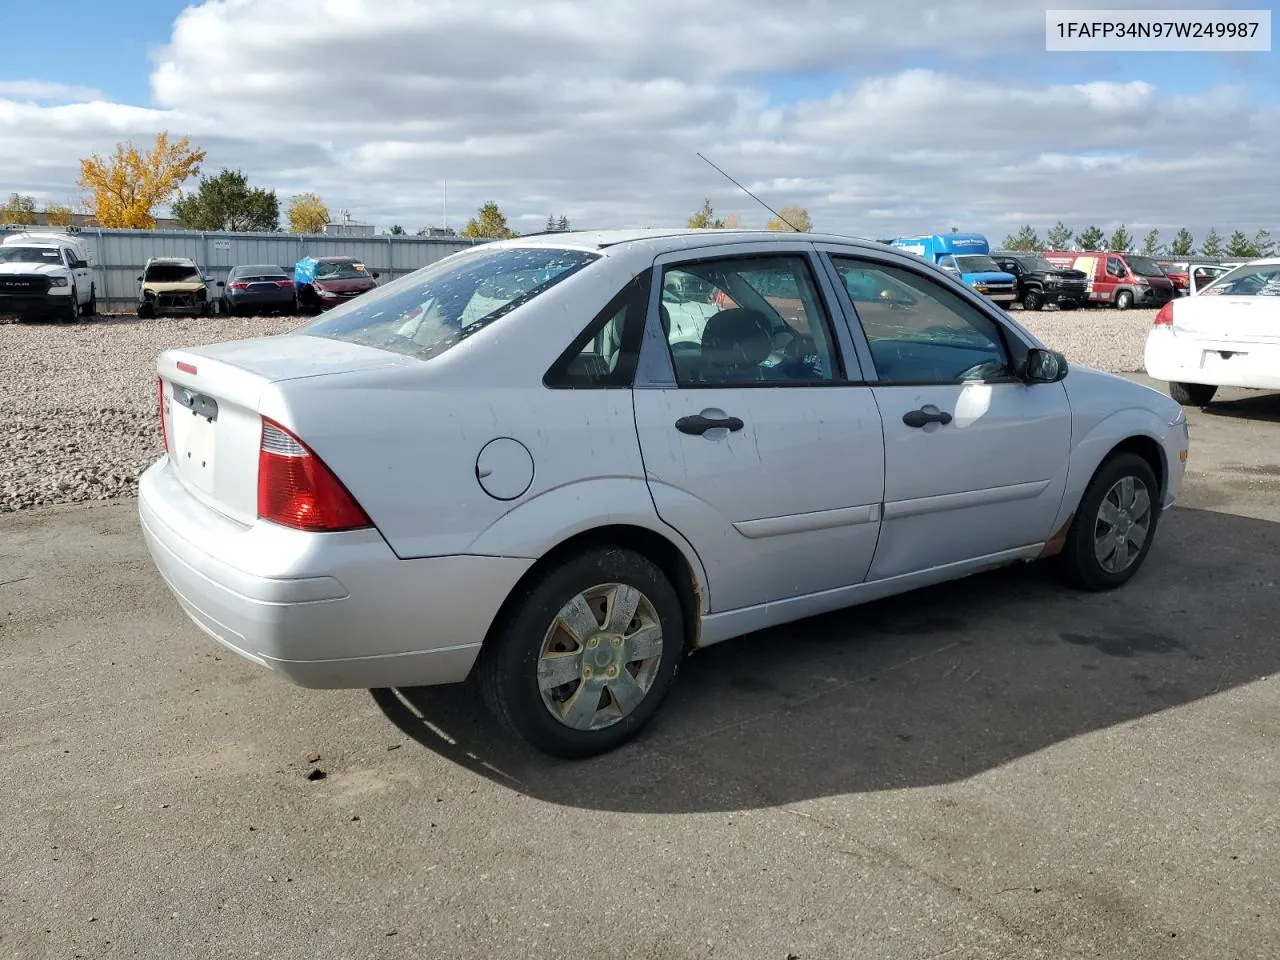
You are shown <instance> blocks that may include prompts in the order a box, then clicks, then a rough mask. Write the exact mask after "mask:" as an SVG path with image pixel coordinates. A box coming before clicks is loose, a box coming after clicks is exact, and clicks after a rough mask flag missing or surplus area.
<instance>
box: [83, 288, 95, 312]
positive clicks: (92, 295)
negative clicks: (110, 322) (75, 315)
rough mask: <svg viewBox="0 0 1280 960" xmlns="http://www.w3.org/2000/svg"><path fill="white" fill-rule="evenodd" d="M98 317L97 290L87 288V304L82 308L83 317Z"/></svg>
mask: <svg viewBox="0 0 1280 960" xmlns="http://www.w3.org/2000/svg"><path fill="white" fill-rule="evenodd" d="M97 315H98V288H97V287H96V286H95V287H90V288H89V303H88V304H87V305H86V306H85V308H84V316H85V317H96V316H97Z"/></svg>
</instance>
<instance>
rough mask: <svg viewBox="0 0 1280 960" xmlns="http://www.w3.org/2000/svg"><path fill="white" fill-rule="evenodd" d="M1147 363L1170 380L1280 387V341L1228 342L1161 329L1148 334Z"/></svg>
mask: <svg viewBox="0 0 1280 960" xmlns="http://www.w3.org/2000/svg"><path fill="white" fill-rule="evenodd" d="M1224 353H1226V354H1228V355H1227V356H1223V354H1224ZM1143 366H1144V367H1145V368H1146V371H1147V375H1148V376H1150V377H1153V378H1155V379H1156V380H1163V381H1165V382H1166V383H1203V384H1208V385H1210V386H1215V387H1242V388H1244V389H1248V390H1280V343H1274V344H1269V343H1248V342H1242V343H1226V342H1223V341H1216V340H1213V341H1211V340H1204V339H1201V338H1199V337H1194V336H1189V335H1187V334H1185V333H1181V334H1180V333H1175V332H1173V331H1171V330H1169V329H1167V328H1159V329H1155V330H1152V331H1151V332H1150V333H1149V334H1148V335H1147V345H1146V349H1145V350H1144V351H1143Z"/></svg>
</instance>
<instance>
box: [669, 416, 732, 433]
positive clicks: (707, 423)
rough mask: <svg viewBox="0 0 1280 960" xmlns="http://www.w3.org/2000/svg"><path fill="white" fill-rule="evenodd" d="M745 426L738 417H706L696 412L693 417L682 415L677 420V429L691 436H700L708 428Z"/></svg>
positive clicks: (727, 428) (728, 428)
mask: <svg viewBox="0 0 1280 960" xmlns="http://www.w3.org/2000/svg"><path fill="white" fill-rule="evenodd" d="M743 426H745V424H743V422H742V421H741V420H739V419H738V418H737V417H720V418H712V417H704V416H703V415H702V414H700V413H699V414H695V415H694V416H692V417H681V418H680V419H679V420H677V421H676V429H677V430H679V431H680V432H681V433H687V434H690V435H691V436H695V437H700V436H702V435H703V434H704V433H706V432H707V431H708V430H717V429H725V430H733V431H737V430H741V429H742V428H743Z"/></svg>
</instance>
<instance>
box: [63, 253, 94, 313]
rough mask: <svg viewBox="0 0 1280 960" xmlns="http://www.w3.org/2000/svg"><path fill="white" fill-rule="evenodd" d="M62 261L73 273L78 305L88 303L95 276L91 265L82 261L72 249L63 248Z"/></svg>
mask: <svg viewBox="0 0 1280 960" xmlns="http://www.w3.org/2000/svg"><path fill="white" fill-rule="evenodd" d="M62 261H63V263H65V264H66V266H67V269H68V270H69V271H71V277H72V279H73V280H74V282H75V287H76V289H75V296H76V301H77V302H78V303H88V302H89V297H90V296H91V294H92V290H93V275H92V272H91V271H90V269H89V265H88V264H87V263H86V262H85V261H83V260H81V259H80V258H79V257H78V256H76V253H75V251H74V250H72V249H71V248H70V247H63V248H62Z"/></svg>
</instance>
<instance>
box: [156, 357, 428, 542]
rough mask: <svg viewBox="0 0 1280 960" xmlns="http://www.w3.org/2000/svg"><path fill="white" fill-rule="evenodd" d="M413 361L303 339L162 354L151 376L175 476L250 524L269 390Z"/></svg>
mask: <svg viewBox="0 0 1280 960" xmlns="http://www.w3.org/2000/svg"><path fill="white" fill-rule="evenodd" d="M417 362H418V361H415V360H412V359H410V358H408V357H404V356H401V355H399V354H394V353H389V352H387V351H385V350H378V349H375V348H373V347H366V346H361V345H358V344H353V343H344V342H341V341H337V340H328V339H321V338H319V337H310V336H305V335H302V334H285V335H283V336H278V337H264V338H260V339H255V340H238V341H232V342H229V343H219V344H213V345H211V346H207V347H191V348H184V349H174V350H166V351H165V352H164V353H162V354H161V355H160V358H159V360H158V361H157V363H156V372H157V373H158V374H159V376H160V379H161V384H162V387H161V389H162V397H163V399H162V405H163V410H164V413H163V416H164V418H165V428H166V430H167V434H168V442H169V459H170V462H171V464H172V465H173V469H174V472H175V474H176V475H177V477H178V479H179V481H181V483H182V485H183V486H184V487H185V488H186V489H187V490H188V492H190V493H191V495H192V496H193V497H195V498H196V499H197V500H199V501H201V502H202V503H204V504H205V505H206V506H208V507H210V508H211V509H214V510H217V511H218V512H219V513H222V514H224V515H226V516H228V517H230V518H232V519H233V520H236V521H239V522H240V523H244V524H250V523H253V522H254V521H255V520H256V519H257V516H258V453H259V449H260V447H261V443H262V419H261V414H260V412H259V411H260V404H261V400H262V397H263V394H264V393H265V392H266V390H267V388H268V387H269V386H270V385H271V384H273V383H279V382H281V381H285V380H296V379H300V378H303V377H317V376H326V375H331V374H340V373H351V372H355V371H367V370H375V369H379V368H384V367H386V368H391V367H404V366H410V365H413V364H416V363H417ZM303 439H305V438H303Z"/></svg>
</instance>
